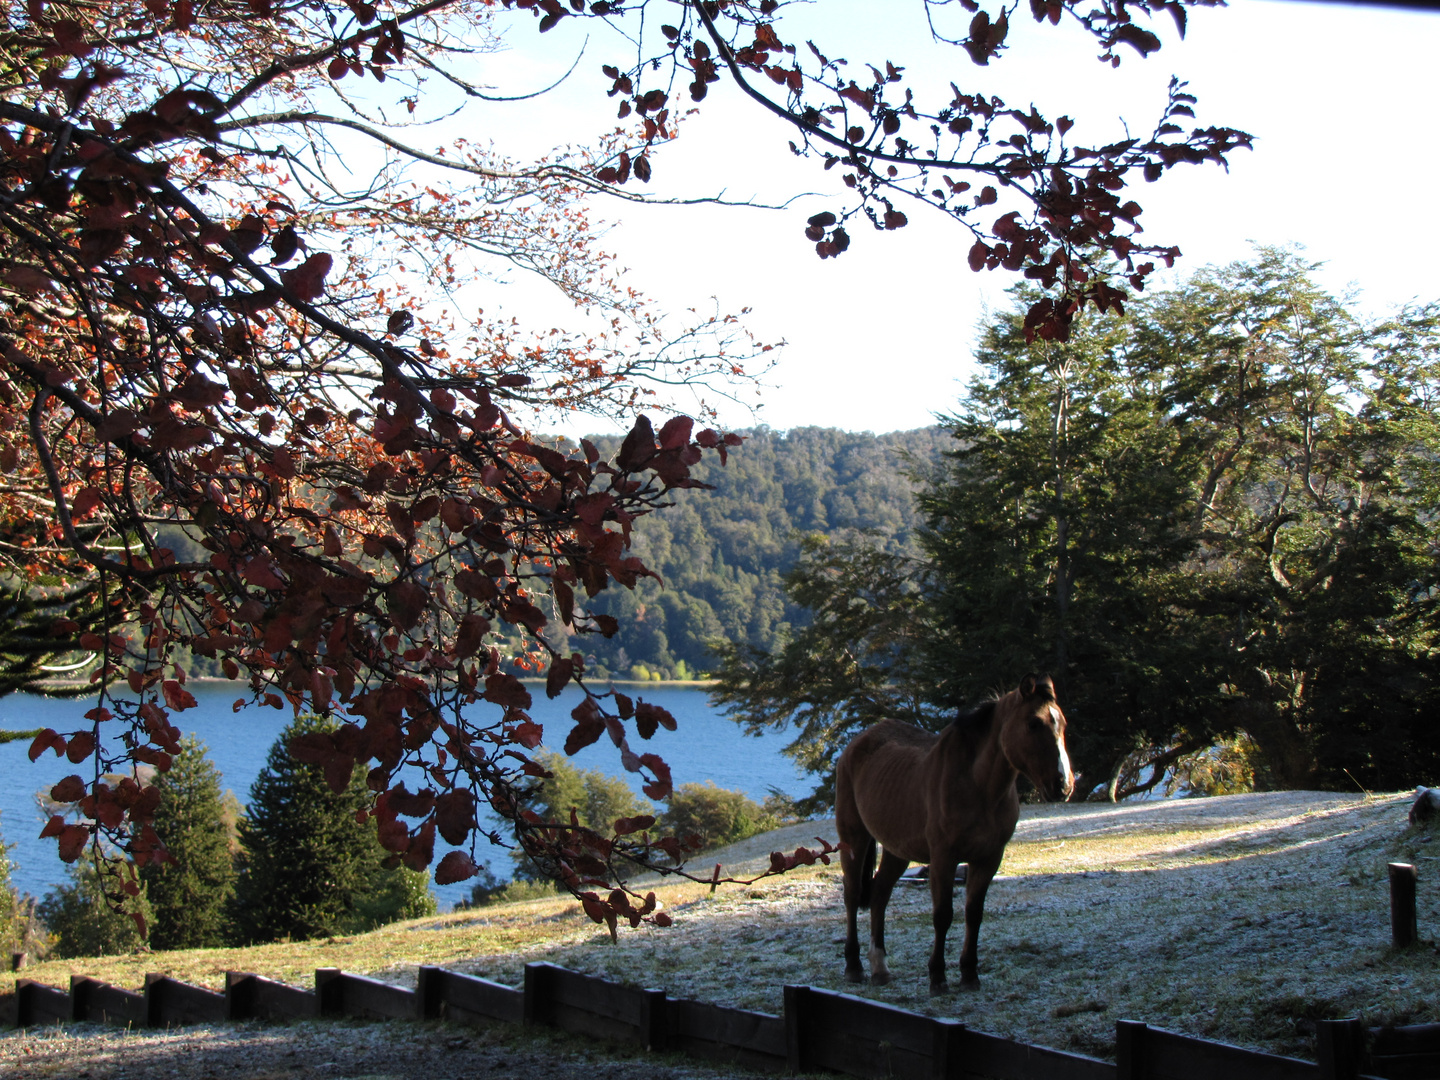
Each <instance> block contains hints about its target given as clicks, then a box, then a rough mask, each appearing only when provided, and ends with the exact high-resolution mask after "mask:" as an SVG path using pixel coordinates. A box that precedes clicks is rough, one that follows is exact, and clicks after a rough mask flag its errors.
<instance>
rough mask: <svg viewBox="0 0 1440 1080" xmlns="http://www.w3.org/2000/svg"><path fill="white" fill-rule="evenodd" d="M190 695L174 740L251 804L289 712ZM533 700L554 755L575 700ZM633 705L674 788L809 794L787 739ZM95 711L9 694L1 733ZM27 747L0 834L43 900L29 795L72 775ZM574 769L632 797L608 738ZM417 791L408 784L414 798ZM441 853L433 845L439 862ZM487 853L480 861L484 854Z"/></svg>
mask: <svg viewBox="0 0 1440 1080" xmlns="http://www.w3.org/2000/svg"><path fill="white" fill-rule="evenodd" d="M190 689H191V690H192V692H193V693H194V694H195V697H196V699H197V700H198V701H199V706H198V707H197V708H194V709H189V710H187V711H186V712H184V713H178V714H172V716H171V720H172V722H173V723H175V724H176V726H178V727H179V728H180V729H181V731H182V732H186V733H190V732H193V733H194V734H195V735H196V736H197V737H199V738H200V740H201V741H202V742H204V743H205V744H206V745H207V746H208V747H209V751H210V760H211V761H213V762H214V763H215V766H216V768H218V769H219V770H220V772H221V774H222V777H223V779H222V784H223V785H224V786H225V787H227V788H229V789H230V790H231V791H233V792H234V793H235V795H236V796H237V797H238V798H239V799H240V801H241V802H242V803H243V802H245V801H246V800H247V799H248V797H249V792H250V785H251V784H252V783H253V782H254V780H255V777H256V776H257V775H259V773H260V770H261V769H262V768H264V766H265V757H266V755H267V754H268V753H269V751H270V747H271V745H272V744H273V743H274V741H275V739H276V738H277V737H278V736H279V734H280V732H281V730H282V729H283V728H284V727H285V725H286V724H287V723H288V722H289V720H290V718H291V713H290V710H289V709H288V708H287V709H284V710H279V709H269V708H254V707H250V708H245V709H242V710H241V711H240V712H238V713H237V712H234V711H233V709H232V703H233V702H234V700H235V698H236V690H235V689H234V688H233V687H231V686H227V685H224V684H208V685H207V684H194V683H192V684H191V686H190ZM531 690H532V693H533V694H534V697H535V702H534V706H533V708H532V709H531V710H530V713H531V716H532V717H533V718H534V719H535V721H536V722H537V723H539V724H542V725H544V726H545V731H546V744H547V745H551V746H554V747H556V748H558V747H560V746H562V745H563V744H564V742H565V736H566V735H567V734H568V733H569V731H570V728H571V727H572V726H573V725H574V721H572V720H571V719H570V710H571V709H573V708H574V707H575V705H576V704H577V703H578V702H579V700H580V694H579V692H578V691H577V690H576V689H575V688H574V687H571V688H569V689H568V690H567V691H566V692H565V693H564V694H562V695H561V696H560V697H559V698H556V699H555V700H554V701H550V700H549V699H547V698H546V697H545V693H544V690H543V689H542V688H540V687H538V686H535V687H531ZM626 692H627V693H629V694H630V695H631V696H632V697H636V696H639V697H642V698H644V700H646V701H650V702H654V703H655V704H657V705H660V706H663V707H664V708H666V709H669V710H670V712H671V713H672V714H673V715H674V716H675V719H676V722H677V730H676V731H666V730H665V729H663V728H662V729H660V730H659V731H657V732H656V733H655V736H654V738H652V739H650V740H649V741H648V742H646V741H643V740H641V739H640V738H639V737H638V736H636V735H635V734H634V732H633V728H632V731H631V735H630V745H631V748H632V749H633V750H634V751H635V752H636V753H637V754H639V753H646V752H655V753H658V754H659V755H660V756H661V757H662V758H663V759H664V760H665V761H666V762H667V763H668V764H669V766H670V768H671V772H672V774H673V780H674V782H675V784H676V786H679V785H680V784H683V783H688V782H692V781H700V782H703V781H705V780H713V781H714V782H715V783H716V784H717V785H719V786H720V787H722V788H735V789H738V790H740V791H743V792H745V793H746V794H747V795H749V796H750V797H751V798H753V799H755V800H757V801H759V800H762V799H764V797H765V796H766V795H767V794H769V792H770V790H771V789H772V788H776V789H778V790H780V791H783V792H785V793H786V794H788V795H803V794H806V793H807V792H809V791H810V790H811V789H812V788H813V787H814V780H813V778H812V777H809V776H807V775H804V774H801V773H799V772H797V771H796V769H795V766H794V764H793V763H792V762H791V761H790V759H789V758H786V757H784V756H782V755H781V753H780V750H781V748H782V747H783V746H784V745H785V744H786V743H787V742H788V741H789V739H790V737H791V736H790V734H788V733H780V734H774V733H766V734H765V735H762V736H761V737H760V738H758V739H757V738H751V737H748V736H745V735H742V734H741V731H740V728H739V727H738V726H737V725H736V724H735V723H734V722H733V721H731V720H727V719H725V718H724V717H723V716H721V715H720V714H719V713H717V712H716V711H715V710H714V709H712V708H711V707H710V704H709V702H708V700H707V699H706V696H705V692H704V691H703V690H699V689H695V688H693V687H667V686H658V685H657V686H655V687H653V688H650V687H646V688H645V689H643V690H636V689H634V688H629V687H627V688H626ZM93 704H94V701H93V699H82V700H80V701H57V700H54V699H50V698H41V697H32V696H30V695H28V694H13V695H11V696H9V697H6V698H0V728H3V729H9V730H12V731H13V730H24V729H29V728H44V727H52V728H55V729H56V730H58V731H68V730H75V729H77V728H80V727H83V726H88V724H87V723H86V722H85V721H83V720H82V719H81V715H82V714H83V713H84V712H85V711H86V710H87V709H89V708H91V707H92V706H93ZM28 749H29V742H28V741H27V740H20V741H17V742H12V743H5V744H0V773H3V776H4V780H3V783H0V835H3V837H4V839H5V842H6V843H8V844H9V845H10V847H11V850H10V859H11V863H12V872H13V874H12V877H13V882H14V884H15V886H16V887H17V888H18V889H20V891H21V892H28V893H31V894H32V895H35V896H43V895H44V894H45V893H46V892H47V891H49V890H50V889H52V888H54V887H55V886H56V885H57V884H60V883H63V882H64V881H65V880H66V874H65V867H64V864H63V863H62V862H61V861H60V858H59V856H58V855H57V854H56V853H55V842H54V841H53V840H40V839H39V838H38V834H39V832H40V829H41V827H42V826H43V824H44V818H43V816H42V814H41V812H40V809H39V806H38V804H37V802H36V794H37V793H39V792H42V791H48V790H49V789H50V787H51V786H52V785H54V784H55V783H56V782H57V781H58V780H60V779H61V778H62V777H65V776H67V775H69V774H71V773H73V772H75V771H76V767H75V766H73V765H71V764H70V762H69V761H67V760H65V759H64V758H57V757H55V755H54V753H53V752H51V751H46V752H45V753H44V754H43V755H42V756H41V758H40V760H39V761H37V762H35V763H34V764H31V762H30V759H29V757H28V755H27V751H28ZM573 760H574V762H575V764H576V765H577V766H579V767H580V768H582V769H598V770H599V771H601V772H604V773H607V774H609V775H611V776H618V777H622V778H623V779H625V780H626V781H627V782H628V783H629V784H630V785H631V787H632V788H634V789H635V791H636V793H637V794H639V792H640V785H641V783H642V782H643V781H642V779H641V778H640V777H639V776H638V775H637V774H635V773H627V772H626V771H625V770H624V769H623V768H622V767H621V765H620V757H619V751H618V750H616V748H615V747H614V746H613V745H612V744H611V742H610V740H609V738H607V737H605V736H603V735H602V736H601V738H600V741H599V742H597V743H595V744H594V745H592V746H588V747H586V748H585V749H584V750H582V751H580V753H578V754H577V755H575V757H574V759H573ZM417 786H419V785H417V784H416V783H414V782H413V781H412V782H411V784H410V787H411V789H412V790H414V789H415V788H416V787H417ZM445 850H448V848H446V847H444V846H442V845H441V844H440V842H439V841H438V840H437V844H436V857H437V859H438V858H439V856H440V855H441V854H443V852H444V851H445ZM487 852H488V853H487ZM477 854H478V855H479V856H480V857H481V859H482V860H483V861H487V862H488V864H489V866H490V868H491V870H492V872H493V873H494V874H495V876H496V877H497V878H499V879H501V880H504V879H505V878H507V877H509V876H510V867H511V862H510V860H509V858H507V856H506V853H505V852H504V851H503V850H500V849H495V848H489V847H488V845H486V846H485V847H482V849H481V850H480V851H479V852H478V853H477ZM469 891H470V886H469V884H466V883H461V884H457V885H449V886H445V887H443V888H439V887H436V888H435V894H436V897H437V898H438V899H439V901H440V906H441V909H442V910H443V909H445V908H448V907H451V906H453V905H454V903H455V902H456V901H458V900H462V899H465V898H466V897H467V896H468V895H469Z"/></svg>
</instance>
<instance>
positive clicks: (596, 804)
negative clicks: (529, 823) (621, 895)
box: [497, 750, 655, 889]
mask: <svg viewBox="0 0 1440 1080" xmlns="http://www.w3.org/2000/svg"><path fill="white" fill-rule="evenodd" d="M535 761H536V762H537V763H538V764H540V765H543V766H544V767H545V769H546V771H547V772H549V773H550V774H551V776H550V779H548V780H543V781H541V782H540V783H538V784H536V785H535V786H534V787H532V788H531V789H530V794H529V801H530V807H529V808H530V809H531V810H533V811H535V813H537V814H539V815H540V817H541V818H542V819H544V820H545V821H558V822H561V823H562V824H567V825H568V824H569V823H570V811H571V809H572V808H573V809H574V811H575V817H576V819H577V820H578V821H579V822H580V824H581V825H583V826H584V827H585V828H587V829H594V830H595V831H596V832H597V833H600V834H602V835H605V836H609V835H610V833H611V832H612V831H613V830H614V828H615V822H616V821H617V820H619V819H620V818H622V817H635V816H637V815H639V814H653V813H654V812H655V808H654V807H653V806H651V805H650V804H649V803H648V802H646V801H645V800H644V799H642V798H640V797H639V796H638V795H636V794H635V792H634V791H632V790H631V788H630V785H629V784H627V783H626V782H625V781H624V780H621V779H620V778H619V777H615V776H607V775H606V774H605V773H603V772H601V771H600V770H598V769H578V768H576V767H575V766H574V765H573V764H572V763H571V762H570V759H569V758H567V757H565V756H564V755H563V754H557V753H555V752H553V751H550V750H542V751H541V752H540V753H538V754H536V755H535ZM510 857H511V859H513V860H514V862H515V876H516V878H518V879H520V880H522V881H542V880H549V879H553V878H554V877H555V873H554V871H553V870H552V869H550V868H547V867H544V866H537V865H535V863H534V861H533V860H532V859H531V858H530V857H529V856H527V855H526V854H525V853H524V852H522V851H518V850H517V851H512V852H511V853H510ZM497 888H499V889H503V886H497Z"/></svg>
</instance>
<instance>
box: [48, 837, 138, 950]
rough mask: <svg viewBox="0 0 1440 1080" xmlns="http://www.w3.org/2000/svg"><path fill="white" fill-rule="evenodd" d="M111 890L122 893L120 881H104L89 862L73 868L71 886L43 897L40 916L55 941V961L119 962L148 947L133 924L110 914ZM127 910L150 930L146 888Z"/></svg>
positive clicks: (108, 877) (129, 902)
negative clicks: (121, 957) (115, 959)
mask: <svg viewBox="0 0 1440 1080" xmlns="http://www.w3.org/2000/svg"><path fill="white" fill-rule="evenodd" d="M102 882H103V884H102ZM107 890H108V891H109V892H110V893H111V894H118V893H119V880H118V878H116V877H114V876H112V875H110V874H108V873H107V874H105V875H104V877H103V878H102V875H101V872H100V871H98V870H96V868H95V864H94V862H92V861H91V860H90V858H89V857H88V856H87V857H82V858H81V859H80V860H79V861H78V862H76V863H75V864H74V865H72V866H71V867H70V883H69V884H68V885H61V886H60V887H59V888H57V889H55V890H54V891H52V892H49V893H46V894H45V899H44V900H42V901H40V905H39V907H38V908H37V914H38V915H39V917H40V920H41V921H42V922H43V923H44V924H45V926H46V928H47V929H48V930H49V931H50V934H51V935H52V937H53V940H54V946H53V947H54V952H55V955H56V956H59V957H62V958H68V957H76V956H118V955H121V954H124V953H132V952H135V951H137V950H138V949H140V948H141V947H142V946H143V945H144V944H145V941H144V938H142V937H141V935H140V928H139V927H138V926H136V924H135V920H134V919H132V918H131V917H130V916H129V915H128V914H123V913H117V912H115V911H112V910H111V909H110V905H109V902H108V901H107V899H106V892H107ZM127 907H129V908H130V910H132V911H138V912H139V913H140V914H141V915H142V916H143V917H144V918H145V921H146V923H147V924H148V923H149V922H150V921H151V917H152V915H151V911H150V904H149V902H148V900H147V898H146V895H145V890H144V887H143V884H142V887H141V890H140V895H139V897H138V898H136V899H135V900H127Z"/></svg>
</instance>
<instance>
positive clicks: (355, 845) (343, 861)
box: [235, 714, 435, 941]
mask: <svg viewBox="0 0 1440 1080" xmlns="http://www.w3.org/2000/svg"><path fill="white" fill-rule="evenodd" d="M336 726H337V725H336V724H335V723H334V722H333V721H331V720H326V719H322V718H320V717H316V716H313V715H309V714H305V715H301V716H299V717H297V718H296V719H295V720H294V721H293V722H292V723H291V724H290V725H289V726H287V727H286V728H285V730H284V731H283V732H282V733H281V735H280V738H279V739H277V740H276V741H275V745H274V746H272V747H271V748H270V755H269V757H268V758H267V760H266V764H265V768H264V769H262V770H261V772H260V775H259V776H258V777H256V778H255V783H254V784H253V785H252V786H251V788H250V803H249V806H248V808H247V810H246V815H245V817H244V818H242V819H241V822H240V843H241V848H242V855H241V861H240V875H239V878H238V879H237V881H236V893H235V912H236V918H235V921H236V923H237V927H238V929H239V931H240V934H241V936H242V937H244V938H245V939H246V940H250V941H273V940H275V939H277V938H284V937H289V938H296V939H304V938H313V937H325V936H330V935H335V934H349V933H357V932H360V931H364V930H369V929H373V928H374V927H376V926H379V925H381V924H383V923H387V922H393V921H394V920H396V919H408V918H416V917H419V916H422V915H427V914H431V913H433V912H434V911H435V900H434V897H433V896H432V895H431V893H430V891H429V888H428V886H427V885H426V883H425V882H426V875H425V874H424V873H419V872H416V871H411V870H405V869H402V868H396V869H389V868H386V867H385V866H384V865H382V864H383V862H384V861H385V858H386V853H385V852H384V850H383V849H382V848H381V847H380V843H379V841H378V839H377V838H376V835H375V826H374V824H373V823H372V822H369V821H366V822H364V823H357V821H356V815H357V813H359V812H360V811H362V810H365V809H366V808H367V807H368V806H369V803H370V792H369V791H368V789H367V788H366V787H365V778H364V773H363V771H361V770H359V769H357V770H356V772H355V774H354V776H353V777H352V778H351V782H350V786H349V788H348V789H347V790H346V791H345V793H344V794H343V795H342V796H340V797H336V796H335V794H334V793H333V792H332V791H331V790H330V788H329V785H328V784H327V783H326V782H325V777H324V774H323V772H322V771H321V769H320V768H319V766H316V765H308V764H304V763H302V762H299V761H297V760H295V758H294V757H293V756H292V755H291V753H290V748H289V744H290V741H291V740H292V739H295V738H297V737H299V736H301V735H306V734H309V733H310V732H317V731H333V730H335V728H336ZM407 875H408V877H407Z"/></svg>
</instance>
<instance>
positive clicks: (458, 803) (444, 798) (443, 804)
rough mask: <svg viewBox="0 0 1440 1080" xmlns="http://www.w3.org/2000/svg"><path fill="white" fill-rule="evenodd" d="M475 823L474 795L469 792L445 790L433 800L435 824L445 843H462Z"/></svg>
mask: <svg viewBox="0 0 1440 1080" xmlns="http://www.w3.org/2000/svg"><path fill="white" fill-rule="evenodd" d="M475 825H476V819H475V797H474V796H473V795H471V794H470V792H468V791H447V792H445V794H443V795H441V796H440V797H439V798H438V799H436V800H435V826H436V828H438V829H439V830H440V835H441V836H443V837H444V838H445V840H446V842H447V843H451V844H463V843H464V842H465V838H466V837H467V836H469V835H470V830H471V829H473V828H474V827H475Z"/></svg>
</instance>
